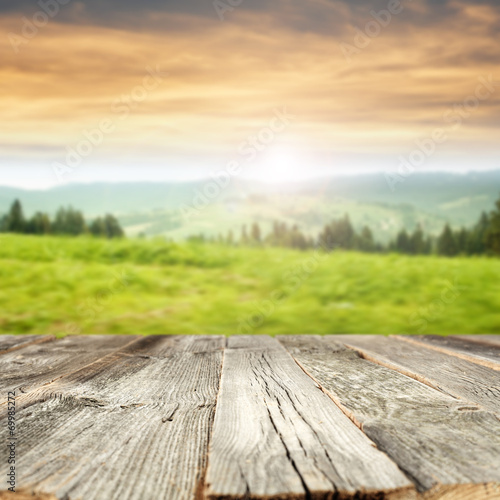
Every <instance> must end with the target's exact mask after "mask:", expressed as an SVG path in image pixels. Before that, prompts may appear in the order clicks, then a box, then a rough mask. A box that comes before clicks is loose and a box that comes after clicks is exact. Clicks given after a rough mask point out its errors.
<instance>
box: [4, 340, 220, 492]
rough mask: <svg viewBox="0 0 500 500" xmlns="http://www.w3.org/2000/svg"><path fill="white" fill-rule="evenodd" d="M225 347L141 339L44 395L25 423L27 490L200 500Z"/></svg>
mask: <svg viewBox="0 0 500 500" xmlns="http://www.w3.org/2000/svg"><path fill="white" fill-rule="evenodd" d="M224 343H225V339H224V338H222V337H202V336H194V337H160V336H157V337H147V338H142V339H140V340H139V341H137V342H136V343H135V344H132V345H129V346H126V347H125V348H123V349H121V350H120V351H118V352H115V353H114V354H112V355H110V356H107V357H106V358H103V359H101V360H99V361H98V362H96V363H94V364H93V365H91V366H87V367H85V368H82V369H81V370H79V371H78V372H74V373H72V374H70V375H68V376H66V377H64V378H61V379H59V380H57V381H55V382H54V383H52V384H50V385H49V386H47V387H44V388H42V389H40V390H38V391H37V392H39V393H40V394H41V396H43V397H41V398H40V399H41V401H40V400H39V401H38V402H34V403H33V404H31V405H30V406H27V407H25V408H24V409H21V410H20V411H19V412H18V416H17V417H18V433H19V436H20V437H21V439H20V440H19V444H18V446H19V448H18V457H19V466H18V470H19V478H18V481H19V487H20V488H24V489H25V490H28V491H34V492H36V493H40V492H46V493H51V494H54V495H55V496H56V497H57V498H58V499H66V498H71V499H73V498H74V499H77V498H85V499H86V500H101V499H102V500H109V499H124V498H126V499H128V500H133V499H141V500H162V499H174V498H175V499H179V500H183V499H190V500H191V499H194V498H195V497H196V494H197V491H199V488H201V485H202V478H203V471H204V470H205V466H206V464H205V461H206V454H207V447H208V438H209V432H210V429H211V425H212V421H213V414H214V407H215V403H216V398H217V392H218V388H219V380H220V372H221V365H222V358H223V347H224ZM42 393H43V394H42ZM43 400H45V401H43ZM4 438H5V432H4V430H3V428H2V429H0V440H2V441H1V442H4V441H3V440H4ZM2 466H3V464H0V467H2ZM2 474H3V472H2Z"/></svg>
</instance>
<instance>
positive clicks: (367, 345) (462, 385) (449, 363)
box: [335, 335, 500, 414]
mask: <svg viewBox="0 0 500 500" xmlns="http://www.w3.org/2000/svg"><path fill="white" fill-rule="evenodd" d="M335 338H336V340H337V341H340V342H343V343H344V344H345V345H347V346H351V347H352V348H354V349H356V350H357V351H358V352H360V353H361V354H362V356H363V357H364V358H366V359H369V360H371V361H375V362H377V363H380V364H383V365H384V366H387V367H389V368H392V369H394V370H397V371H399V372H401V373H403V374H405V375H408V376H410V377H413V378H415V379H417V380H419V381H421V382H424V383H425V384H428V385H430V386H431V387H434V388H436V389H439V390H441V391H442V392H444V393H447V394H450V395H452V396H454V397H457V398H461V399H462V400H463V401H464V404H467V402H469V403H477V404H479V405H480V406H482V407H483V408H484V409H486V410H491V411H494V412H496V413H497V414H500V373H499V372H498V371H495V370H491V369H490V368H487V367H485V366H481V365H478V364H476V363H471V362H470V361H466V360H464V359H460V358H457V357H454V356H449V355H447V354H443V353H441V352H436V351H434V350H432V349H428V348H426V347H424V346H418V345H416V344H411V343H409V342H406V341H404V340H400V339H397V338H393V337H390V338H388V337H382V336H379V335H336V336H335Z"/></svg>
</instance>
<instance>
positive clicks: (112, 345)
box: [0, 335, 140, 417]
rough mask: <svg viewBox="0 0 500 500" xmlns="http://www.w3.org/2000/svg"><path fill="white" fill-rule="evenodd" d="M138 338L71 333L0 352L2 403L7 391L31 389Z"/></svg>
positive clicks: (0, 414) (0, 392) (25, 391)
mask: <svg viewBox="0 0 500 500" xmlns="http://www.w3.org/2000/svg"><path fill="white" fill-rule="evenodd" d="M139 338H140V337H134V336H128V335H92V336H78V337H75V336H70V337H65V338H63V339H59V340H54V341H52V342H43V343H37V344H32V345H28V346H27V347H25V348H23V349H21V350H16V351H12V352H9V353H7V354H4V355H2V356H0V373H1V374H2V375H1V377H0V403H1V404H2V406H5V401H6V397H7V392H8V391H13V390H15V391H17V392H19V393H28V392H30V391H31V390H33V389H35V388H37V387H40V386H43V385H47V384H50V383H51V382H53V381H54V380H57V379H58V378H61V377H64V376H65V375H67V374H69V373H71V372H74V371H77V370H79V369H80V368H82V367H84V366H86V365H88V364H91V363H94V362H95V361H97V360H98V359H100V358H102V357H105V356H107V355H108V354H110V353H112V352H114V351H116V350H117V349H119V348H121V347H123V346H125V345H127V344H129V343H132V342H135V341H136V340H137V339H139ZM1 416H2V410H1V409H0V417H1Z"/></svg>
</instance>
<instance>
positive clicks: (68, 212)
mask: <svg viewBox="0 0 500 500" xmlns="http://www.w3.org/2000/svg"><path fill="white" fill-rule="evenodd" d="M53 231H54V233H55V234H68V235H71V236H78V235H80V234H84V233H86V232H87V224H86V223H85V218H84V217H83V214H82V212H80V211H79V210H74V209H73V208H72V207H68V208H63V207H61V208H60V209H59V210H58V211H57V213H56V218H55V221H54V224H53Z"/></svg>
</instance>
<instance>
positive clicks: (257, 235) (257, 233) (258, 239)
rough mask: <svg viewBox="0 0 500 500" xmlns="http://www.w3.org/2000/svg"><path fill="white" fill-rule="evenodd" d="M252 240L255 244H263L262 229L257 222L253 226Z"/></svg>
mask: <svg viewBox="0 0 500 500" xmlns="http://www.w3.org/2000/svg"><path fill="white" fill-rule="evenodd" d="M251 238H252V242H253V243H258V244H260V243H261V233H260V227H259V224H258V223H257V222H254V223H253V224H252V230H251Z"/></svg>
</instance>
